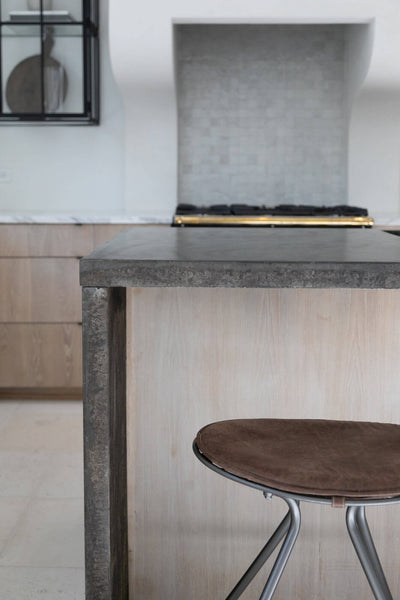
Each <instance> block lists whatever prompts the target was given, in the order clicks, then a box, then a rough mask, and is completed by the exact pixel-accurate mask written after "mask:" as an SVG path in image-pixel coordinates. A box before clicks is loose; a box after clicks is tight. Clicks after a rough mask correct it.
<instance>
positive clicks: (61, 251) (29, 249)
mask: <svg viewBox="0 0 400 600" xmlns="http://www.w3.org/2000/svg"><path fill="white" fill-rule="evenodd" d="M92 249H93V227H92V225H25V224H21V225H0V256H26V257H28V256H75V257H77V256H85V254H89V252H91V251H92Z"/></svg>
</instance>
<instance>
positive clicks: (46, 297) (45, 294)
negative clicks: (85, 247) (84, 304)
mask: <svg viewBox="0 0 400 600" xmlns="http://www.w3.org/2000/svg"><path fill="white" fill-rule="evenodd" d="M0 289H1V290H2V302H0V322H3V323H5V322H9V323H17V322H18V323H20V322H22V323H24V322H25V323H27V322H29V323H54V322H58V323H78V322H80V321H81V314H82V309H81V289H80V286H79V260H78V259H77V258H0Z"/></svg>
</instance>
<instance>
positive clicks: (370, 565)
mask: <svg viewBox="0 0 400 600" xmlns="http://www.w3.org/2000/svg"><path fill="white" fill-rule="evenodd" d="M346 524H347V529H348V532H349V535H350V538H351V541H352V542H353V546H354V549H355V551H356V553H357V556H358V558H359V561H360V563H361V566H362V568H363V570H364V573H365V575H366V577H367V579H368V583H369V585H370V587H371V590H372V592H373V594H374V596H375V598H376V600H393V597H392V594H391V593H390V590H389V586H388V584H387V581H386V577H385V574H384V572H383V569H382V565H381V563H380V560H379V557H378V554H377V552H376V548H375V544H374V541H373V539H372V535H371V532H370V529H369V527H368V522H367V518H366V516H365V506H349V507H348V508H347V511H346Z"/></svg>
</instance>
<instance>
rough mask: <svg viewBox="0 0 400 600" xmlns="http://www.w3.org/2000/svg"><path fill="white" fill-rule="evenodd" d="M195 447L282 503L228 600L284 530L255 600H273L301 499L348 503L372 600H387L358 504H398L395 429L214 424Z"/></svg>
mask: <svg viewBox="0 0 400 600" xmlns="http://www.w3.org/2000/svg"><path fill="white" fill-rule="evenodd" d="M194 450H195V453H196V455H197V456H198V458H199V459H200V460H201V461H202V462H203V463H204V464H206V466H209V467H210V468H212V469H213V470H214V471H217V472H218V473H219V474H221V475H224V476H227V477H229V478H231V479H234V480H236V481H239V482H240V483H244V484H245V485H250V486H252V487H256V488H258V489H261V490H263V491H264V492H265V493H268V494H271V493H272V494H273V495H274V494H275V495H277V496H280V497H281V498H283V499H284V500H285V501H286V502H287V504H288V506H289V512H288V514H287V515H286V517H285V519H286V522H285V524H284V523H283V521H282V523H281V524H280V526H279V527H278V529H277V530H276V532H275V534H274V535H273V536H272V537H271V539H270V540H269V542H267V544H266V546H265V547H264V549H263V550H262V551H261V553H260V555H259V556H258V557H257V558H256V560H255V561H254V563H253V564H252V565H251V566H250V568H249V570H248V571H247V572H246V574H245V575H244V576H243V578H242V579H241V580H240V582H239V583H238V584H237V586H236V587H235V588H234V589H233V590H232V592H231V594H229V596H228V597H227V600H236V598H239V597H240V596H241V595H242V593H243V591H244V589H245V588H246V587H247V586H248V584H249V583H250V581H251V580H252V579H253V577H254V576H255V573H256V572H257V571H258V570H259V569H260V568H261V566H262V565H263V564H264V562H265V561H266V560H267V558H268V557H269V556H270V554H271V553H272V551H273V549H274V548H275V547H276V546H277V545H278V544H279V542H280V541H281V540H282V539H283V537H284V535H285V534H286V533H287V535H286V538H285V541H284V543H283V545H282V549H281V555H279V556H278V559H277V561H276V563H275V566H274V567H273V569H272V571H271V575H270V578H269V579H268V581H267V584H266V586H265V588H264V591H263V594H262V595H261V597H260V600H269V599H270V598H272V595H273V593H274V591H275V588H276V585H277V584H278V581H279V578H280V576H281V574H282V572H283V569H284V567H285V565H286V562H287V560H288V558H289V554H290V552H291V549H292V548H293V545H294V543H295V541H296V538H297V534H298V531H299V528H300V513H299V512H298V511H299V508H298V507H299V503H300V501H302V500H304V501H319V502H324V503H326V502H332V504H333V505H335V506H347V513H346V519H347V527H348V530H349V534H350V537H351V539H352V542H353V544H354V547H355V549H356V552H357V554H358V556H359V558H360V561H361V564H362V567H363V569H364V571H365V574H366V576H367V578H368V581H369V583H370V586H371V589H372V591H373V593H374V595H375V598H376V599H377V600H392V596H391V594H390V591H389V588H388V586H387V583H386V579H385V576H384V574H383V570H382V567H381V565H380V562H379V559H378V556H377V554H376V550H375V547H374V544H373V541H372V537H371V534H370V531H369V528H368V524H367V522H366V517H365V506H366V505H368V504H379V503H389V502H390V503H392V502H399V501H400V425H394V424H390V423H369V422H355V421H329V420H317V419H315V420H314V419H239V420H231V421H221V422H217V423H212V424H210V425H207V426H205V427H203V429H201V430H200V431H199V433H198V434H197V437H196V439H195V441H194ZM280 528H281V529H280ZM274 536H275V538H274ZM273 538H274V539H273ZM278 538H279V539H278ZM288 538H291V539H288ZM285 545H286V548H285ZM280 557H281V558H280ZM279 560H280V563H281V564H278V565H277V563H279ZM271 578H272V580H271Z"/></svg>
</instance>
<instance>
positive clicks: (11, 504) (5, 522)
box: [0, 497, 30, 588]
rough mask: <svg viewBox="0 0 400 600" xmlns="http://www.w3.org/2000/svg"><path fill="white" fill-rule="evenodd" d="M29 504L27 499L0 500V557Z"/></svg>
mask: <svg viewBox="0 0 400 600" xmlns="http://www.w3.org/2000/svg"><path fill="white" fill-rule="evenodd" d="M29 502H30V500H29V498H13V497H9V498H0V556H1V552H2V550H3V549H4V548H5V546H6V545H7V543H8V542H9V541H10V539H12V538H13V537H14V535H15V532H16V531H17V530H18V525H19V523H20V522H21V521H23V520H24V517H25V514H26V512H27V510H28V506H29ZM0 588H1V582H0Z"/></svg>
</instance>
